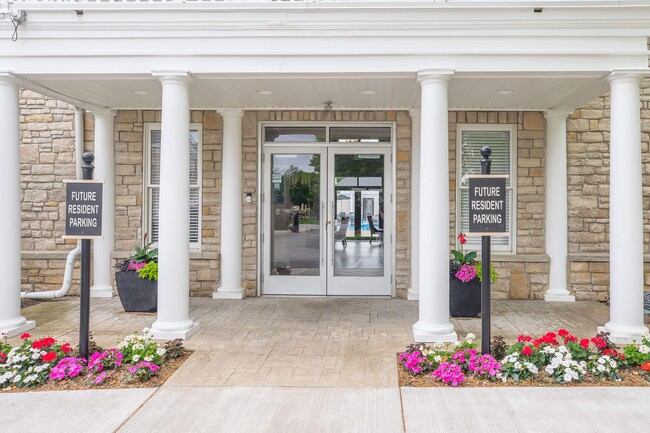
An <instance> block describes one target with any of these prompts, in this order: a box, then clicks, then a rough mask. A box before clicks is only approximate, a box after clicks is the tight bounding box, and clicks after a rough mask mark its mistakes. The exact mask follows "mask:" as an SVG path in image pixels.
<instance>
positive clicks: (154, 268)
mask: <svg viewBox="0 0 650 433" xmlns="http://www.w3.org/2000/svg"><path fill="white" fill-rule="evenodd" d="M138 276H139V277H140V278H142V279H143V280H149V281H158V263H157V262H148V263H147V264H146V265H144V267H142V268H140V269H139V270H138Z"/></svg>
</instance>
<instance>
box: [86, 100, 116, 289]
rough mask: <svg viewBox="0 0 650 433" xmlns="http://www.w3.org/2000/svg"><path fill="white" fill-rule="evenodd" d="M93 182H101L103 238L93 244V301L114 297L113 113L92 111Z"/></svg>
mask: <svg viewBox="0 0 650 433" xmlns="http://www.w3.org/2000/svg"><path fill="white" fill-rule="evenodd" d="M93 116H94V117H95V179H98V180H103V181H104V191H103V195H102V205H103V208H102V236H103V239H98V240H96V241H95V242H94V251H93V285H92V287H91V288H90V296H91V297H93V298H111V297H113V286H112V285H111V271H112V269H113V266H112V262H111V253H112V252H113V249H114V248H115V158H114V153H113V149H114V144H113V141H114V140H113V119H114V117H115V112H113V111H109V110H106V111H95V112H93Z"/></svg>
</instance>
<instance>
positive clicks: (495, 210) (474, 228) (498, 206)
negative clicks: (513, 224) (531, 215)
mask: <svg viewBox="0 0 650 433" xmlns="http://www.w3.org/2000/svg"><path fill="white" fill-rule="evenodd" d="M469 233H471V234H473V235H482V236H491V235H505V234H507V233H508V232H507V231H506V177H505V176H500V175H480V176H479V175H477V176H470V177H469Z"/></svg>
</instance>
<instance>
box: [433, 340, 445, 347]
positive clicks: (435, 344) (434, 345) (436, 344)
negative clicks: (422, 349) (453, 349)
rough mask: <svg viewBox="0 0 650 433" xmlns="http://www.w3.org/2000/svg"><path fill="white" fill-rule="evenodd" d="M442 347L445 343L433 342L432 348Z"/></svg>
mask: <svg viewBox="0 0 650 433" xmlns="http://www.w3.org/2000/svg"><path fill="white" fill-rule="evenodd" d="M444 347H445V345H444V344H442V343H440V342H436V343H433V348H434V349H443V348H444Z"/></svg>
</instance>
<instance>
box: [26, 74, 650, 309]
mask: <svg viewBox="0 0 650 433" xmlns="http://www.w3.org/2000/svg"><path fill="white" fill-rule="evenodd" d="M21 109H22V112H21V139H22V141H21V175H22V183H21V186H22V190H23V203H22V210H23V214H22V217H23V219H22V227H21V228H22V236H23V262H22V266H23V275H22V290H28V291H30V290H53V289H58V288H59V287H60V285H61V281H62V279H63V267H64V264H65V258H66V254H67V252H68V251H69V250H70V249H72V248H73V247H74V242H73V241H69V240H68V241H64V240H63V239H61V235H62V233H63V219H62V218H63V215H64V208H63V203H62V202H63V200H64V194H63V183H62V180H63V179H70V178H74V177H75V163H74V159H75V155H74V153H75V152H74V110H73V109H72V107H70V106H69V105H67V104H64V103H62V102H59V101H54V100H51V99H48V98H44V97H42V96H41V95H38V94H35V93H33V92H29V91H23V92H22V94H21ZM641 115H642V146H643V157H642V163H643V164H644V184H643V185H644V187H643V191H644V212H645V214H644V223H645V230H644V245H645V246H646V251H645V252H646V253H648V244H649V243H650V152H649V150H648V143H649V141H650V140H649V133H650V80H645V81H644V85H643V87H642V112H641ZM191 121H192V122H193V123H201V124H202V125H203V137H202V139H203V140H202V155H203V161H202V168H203V172H202V206H203V208H202V215H201V218H202V219H201V234H202V244H201V251H200V252H193V253H191V266H190V282H191V284H190V287H191V294H192V295H193V296H209V295H210V294H211V293H213V292H214V291H215V290H216V288H217V287H218V286H219V249H220V245H219V241H220V222H219V221H220V211H221V193H220V191H221V150H222V149H221V147H222V122H221V117H220V116H219V115H218V114H217V113H216V112H215V111H209V110H206V111H192V113H191ZM263 121H357V122H358V121H370V122H371V121H392V122H395V123H396V127H397V130H396V137H397V143H396V154H395V155H394V161H395V163H396V168H397V178H396V184H395V185H396V214H397V233H396V250H395V262H396V263H395V265H396V266H395V268H396V269H395V272H396V274H395V278H396V295H397V296H398V297H402V298H404V297H406V291H407V289H408V288H409V286H410V280H411V275H410V257H411V251H410V245H411V242H410V207H409V205H410V195H411V152H410V147H411V139H410V138H411V119H410V117H409V115H408V113H407V112H403V111H332V112H327V111H247V112H245V114H244V118H243V124H242V140H243V146H242V147H243V174H242V182H243V191H244V193H247V192H250V193H252V194H253V202H252V203H250V204H246V203H244V208H243V221H242V224H243V236H244V239H243V251H242V255H243V262H242V264H243V274H242V284H243V286H244V288H245V289H246V294H247V295H248V296H255V295H256V294H257V291H258V287H257V284H258V278H257V275H258V268H257V266H258V263H257V260H258V235H259V233H258V215H259V213H258V203H257V187H258V174H259V168H258V166H259V161H258V155H259V139H258V136H257V135H258V131H259V128H258V124H259V122H263ZM159 122H160V112H159V111H137V110H132V111H118V112H117V114H116V117H115V182H116V251H115V253H114V257H115V258H116V259H117V258H123V257H126V256H128V255H129V254H130V253H131V251H132V250H133V246H134V245H135V244H140V243H141V242H142V238H143V236H144V233H143V227H142V215H143V208H142V205H143V178H142V176H143V171H142V168H143V146H144V137H143V134H144V125H145V124H146V123H159ZM458 124H509V125H516V126H517V193H518V194H517V218H518V220H517V228H516V230H517V245H516V254H511V255H506V254H499V255H493V262H494V264H495V266H496V267H497V270H498V271H499V274H500V278H499V279H498V281H497V282H496V283H495V285H494V289H493V296H494V298H497V299H507V298H510V299H541V298H542V296H543V294H544V292H545V290H546V287H547V284H548V257H547V256H546V254H545V238H544V236H545V231H544V221H545V220H544V215H545V182H544V181H545V146H546V136H545V120H544V116H543V113H540V112H477V111H467V112H465V111H459V112H450V113H449V158H450V162H449V164H450V183H449V185H450V219H451V222H452V228H451V230H450V245H453V244H454V238H455V229H454V227H455V208H456V203H455V198H456V192H455V187H456V184H455V180H456V173H455V168H456V131H457V125H458ZM84 138H85V141H86V149H88V150H90V149H92V148H93V139H94V135H93V117H92V116H91V115H88V114H87V115H86V116H85V137H84ZM608 141H609V98H608V96H607V95H606V96H603V97H601V98H597V99H595V100H594V101H592V102H591V103H590V104H588V105H587V106H586V107H584V108H582V109H579V110H576V111H575V112H574V113H573V114H572V116H571V117H570V120H569V121H568V175H569V185H568V188H569V253H570V264H569V266H570V271H571V272H570V276H569V278H570V289H571V291H572V292H574V293H575V295H576V299H578V300H583V299H589V300H596V299H597V300H605V299H606V298H607V294H608V282H609V273H608V257H609V256H608V248H609V239H608V211H609V210H608V204H609V200H608V199H609V175H608V174H609V168H608V162H609V161H608V158H609V154H608ZM77 267H78V265H77ZM77 275H78V274H75V278H76V277H77ZM645 283H646V289H647V288H648V287H649V286H650V264H649V263H648V260H646V273H645ZM73 287H74V285H73ZM72 293H75V291H74V289H73V291H72Z"/></svg>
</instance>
